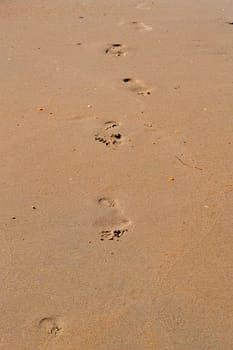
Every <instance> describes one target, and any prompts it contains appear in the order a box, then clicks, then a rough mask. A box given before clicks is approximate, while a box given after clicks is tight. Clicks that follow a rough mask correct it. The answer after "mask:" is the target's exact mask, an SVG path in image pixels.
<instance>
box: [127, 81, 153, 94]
mask: <svg viewBox="0 0 233 350" xmlns="http://www.w3.org/2000/svg"><path fill="white" fill-rule="evenodd" d="M122 81H123V83H124V84H125V85H126V86H127V87H128V88H129V90H131V91H133V92H136V94H137V95H141V96H149V95H151V89H147V87H146V85H145V83H144V82H143V81H142V80H138V79H131V78H124V79H123V80H122Z"/></svg>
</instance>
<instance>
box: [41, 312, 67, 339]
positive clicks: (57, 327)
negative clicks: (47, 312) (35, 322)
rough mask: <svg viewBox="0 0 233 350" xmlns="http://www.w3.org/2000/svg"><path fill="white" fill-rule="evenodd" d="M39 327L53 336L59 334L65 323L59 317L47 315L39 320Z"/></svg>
mask: <svg viewBox="0 0 233 350" xmlns="http://www.w3.org/2000/svg"><path fill="white" fill-rule="evenodd" d="M39 328H40V329H41V330H42V331H43V332H44V333H47V334H50V335H52V336H56V335H58V333H60V332H61V331H62V329H63V323H62V321H61V319H60V318H58V317H45V318H42V319H41V320H40V322H39Z"/></svg>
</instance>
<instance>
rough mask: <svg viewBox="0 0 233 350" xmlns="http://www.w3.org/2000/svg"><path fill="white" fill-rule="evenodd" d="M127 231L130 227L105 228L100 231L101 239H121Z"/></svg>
mask: <svg viewBox="0 0 233 350" xmlns="http://www.w3.org/2000/svg"><path fill="white" fill-rule="evenodd" d="M126 232H128V229H115V230H103V231H101V232H100V240H101V241H104V240H105V239H107V240H109V241H113V240H114V239H116V240H117V241H119V238H120V237H121V236H123V234H124V233H126Z"/></svg>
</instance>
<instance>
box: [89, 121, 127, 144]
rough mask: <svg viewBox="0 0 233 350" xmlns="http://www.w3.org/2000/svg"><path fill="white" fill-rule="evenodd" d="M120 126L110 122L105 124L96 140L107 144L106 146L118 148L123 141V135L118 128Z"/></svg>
mask: <svg viewBox="0 0 233 350" xmlns="http://www.w3.org/2000/svg"><path fill="white" fill-rule="evenodd" d="M119 127H120V124H119V123H117V122H115V121H108V122H106V123H104V128H103V130H102V131H100V132H99V133H97V134H96V135H95V140H96V141H98V142H101V143H103V144H105V146H117V145H119V144H120V143H121V141H122V134H121V133H120V132H119V130H118V128H119Z"/></svg>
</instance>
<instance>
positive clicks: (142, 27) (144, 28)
mask: <svg viewBox="0 0 233 350" xmlns="http://www.w3.org/2000/svg"><path fill="white" fill-rule="evenodd" d="M131 24H132V25H133V26H134V27H135V29H137V30H138V31H140V32H144V31H151V30H152V29H153V28H152V27H151V26H149V25H147V24H145V23H143V22H138V21H132V22H131Z"/></svg>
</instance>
